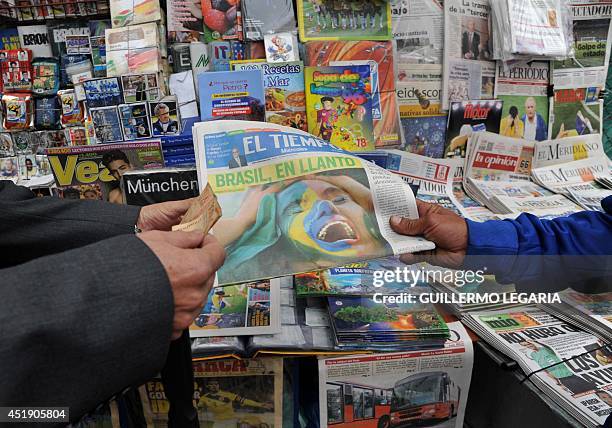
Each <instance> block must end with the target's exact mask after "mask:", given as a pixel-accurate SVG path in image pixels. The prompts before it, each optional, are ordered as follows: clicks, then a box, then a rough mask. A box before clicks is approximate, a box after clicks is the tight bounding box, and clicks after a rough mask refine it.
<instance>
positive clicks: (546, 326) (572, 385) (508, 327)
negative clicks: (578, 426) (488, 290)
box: [463, 306, 612, 427]
mask: <svg viewBox="0 0 612 428" xmlns="http://www.w3.org/2000/svg"><path fill="white" fill-rule="evenodd" d="M463 322H464V323H465V324H466V325H467V326H468V327H470V328H471V329H472V330H473V331H474V332H476V333H477V334H478V335H479V336H480V337H482V338H483V339H484V340H485V341H486V342H487V343H490V344H491V345H492V346H493V347H494V348H496V349H497V350H499V351H500V352H502V353H504V354H506V355H508V356H509V357H510V358H512V359H514V360H515V361H516V362H517V363H518V364H519V365H520V367H521V368H522V369H523V371H524V372H525V374H526V375H527V378H528V379H529V380H531V381H532V382H533V384H534V385H535V386H536V387H537V388H538V389H540V390H541V391H542V392H543V393H544V394H545V395H547V396H548V397H550V398H551V399H553V400H554V401H555V402H557V403H559V404H560V405H561V406H562V407H563V408H564V409H565V410H567V411H568V412H569V413H570V414H571V415H572V416H574V417H575V418H576V419H577V420H578V421H580V422H581V423H582V424H583V426H586V427H596V426H599V425H603V423H604V421H605V420H606V418H607V417H608V415H610V414H611V413H612V406H611V403H612V393H611V392H612V376H610V373H611V372H612V348H611V347H610V345H606V344H605V343H604V342H603V341H602V340H600V339H599V338H597V337H595V336H593V335H591V334H589V333H586V332H584V331H581V330H580V329H578V328H577V327H574V326H572V325H569V324H567V323H565V322H563V321H561V320H560V319H557V318H554V317H552V316H550V315H548V314H547V313H546V312H544V311H542V310H540V309H537V308H535V307H529V306H524V307H521V308H515V309H512V310H504V311H489V312H471V313H469V314H468V315H466V316H465V317H464V318H463Z"/></svg>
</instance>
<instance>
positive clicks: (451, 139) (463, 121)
mask: <svg viewBox="0 0 612 428" xmlns="http://www.w3.org/2000/svg"><path fill="white" fill-rule="evenodd" d="M502 108H503V102H502V101H499V100H481V101H456V102H452V103H451V105H450V109H449V111H448V126H447V130H446V145H445V147H444V156H445V157H447V158H453V157H461V158H464V157H465V149H466V145H467V140H468V138H469V137H470V135H472V133H473V132H481V131H487V132H492V133H495V134H497V133H499V125H500V121H501V114H502Z"/></svg>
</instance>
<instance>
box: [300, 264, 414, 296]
mask: <svg viewBox="0 0 612 428" xmlns="http://www.w3.org/2000/svg"><path fill="white" fill-rule="evenodd" d="M405 267H406V264H404V263H402V262H401V261H400V260H399V258H398V257H395V256H389V257H384V258H381V259H374V260H368V261H363V262H356V263H350V264H348V265H344V266H341V267H337V268H331V269H327V270H324V271H319V272H308V273H303V274H298V275H295V276H294V277H293V282H294V285H295V291H296V293H297V296H298V297H308V296H335V295H347V296H360V295H366V296H371V295H373V294H374V293H381V294H400V293H402V292H403V291H405V290H406V288H407V284H406V283H405V282H396V281H383V279H382V275H381V274H384V272H385V271H393V270H395V269H397V268H399V269H402V270H403V269H404V268H405ZM410 285H412V284H410ZM414 285H422V282H415V283H414Z"/></svg>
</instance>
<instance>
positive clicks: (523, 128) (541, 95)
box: [495, 61, 550, 141]
mask: <svg viewBox="0 0 612 428" xmlns="http://www.w3.org/2000/svg"><path fill="white" fill-rule="evenodd" d="M549 74H550V71H549V62H548V61H528V62H525V61H516V62H515V63H513V64H512V66H511V67H510V68H509V70H506V69H505V67H504V65H503V64H501V63H500V64H498V65H497V71H496V75H495V98H497V99H499V100H501V101H502V102H503V103H504V105H503V108H502V119H501V121H500V129H499V133H500V134H501V135H504V136H506V137H514V138H524V139H526V140H530V141H543V140H546V139H547V138H548V123H547V121H548V82H549Z"/></svg>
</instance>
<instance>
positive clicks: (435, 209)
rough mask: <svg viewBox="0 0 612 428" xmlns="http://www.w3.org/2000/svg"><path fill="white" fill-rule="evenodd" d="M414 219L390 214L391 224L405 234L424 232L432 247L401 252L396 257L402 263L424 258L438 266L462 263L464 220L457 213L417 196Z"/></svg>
mask: <svg viewBox="0 0 612 428" xmlns="http://www.w3.org/2000/svg"><path fill="white" fill-rule="evenodd" d="M416 202H417V208H418V210H419V218H418V219H409V218H405V217H399V216H392V217H391V219H390V224H391V228H392V229H393V230H394V231H395V232H397V233H399V234H401V235H407V236H424V237H425V239H428V240H430V241H432V242H434V243H435V244H436V249H435V250H430V251H422V252H420V253H415V254H404V255H402V256H400V260H401V261H402V262H404V263H406V264H413V263H419V262H428V263H431V264H434V265H438V266H444V267H449V268H459V267H461V265H462V264H463V259H464V258H465V254H466V250H467V244H468V230H467V224H466V223H465V220H464V219H462V218H461V217H459V216H458V215H457V214H455V213H454V212H452V211H451V210H448V209H446V208H442V207H441V206H440V205H435V204H429V203H427V202H422V201H419V200H418V199H417V201H416Z"/></svg>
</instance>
